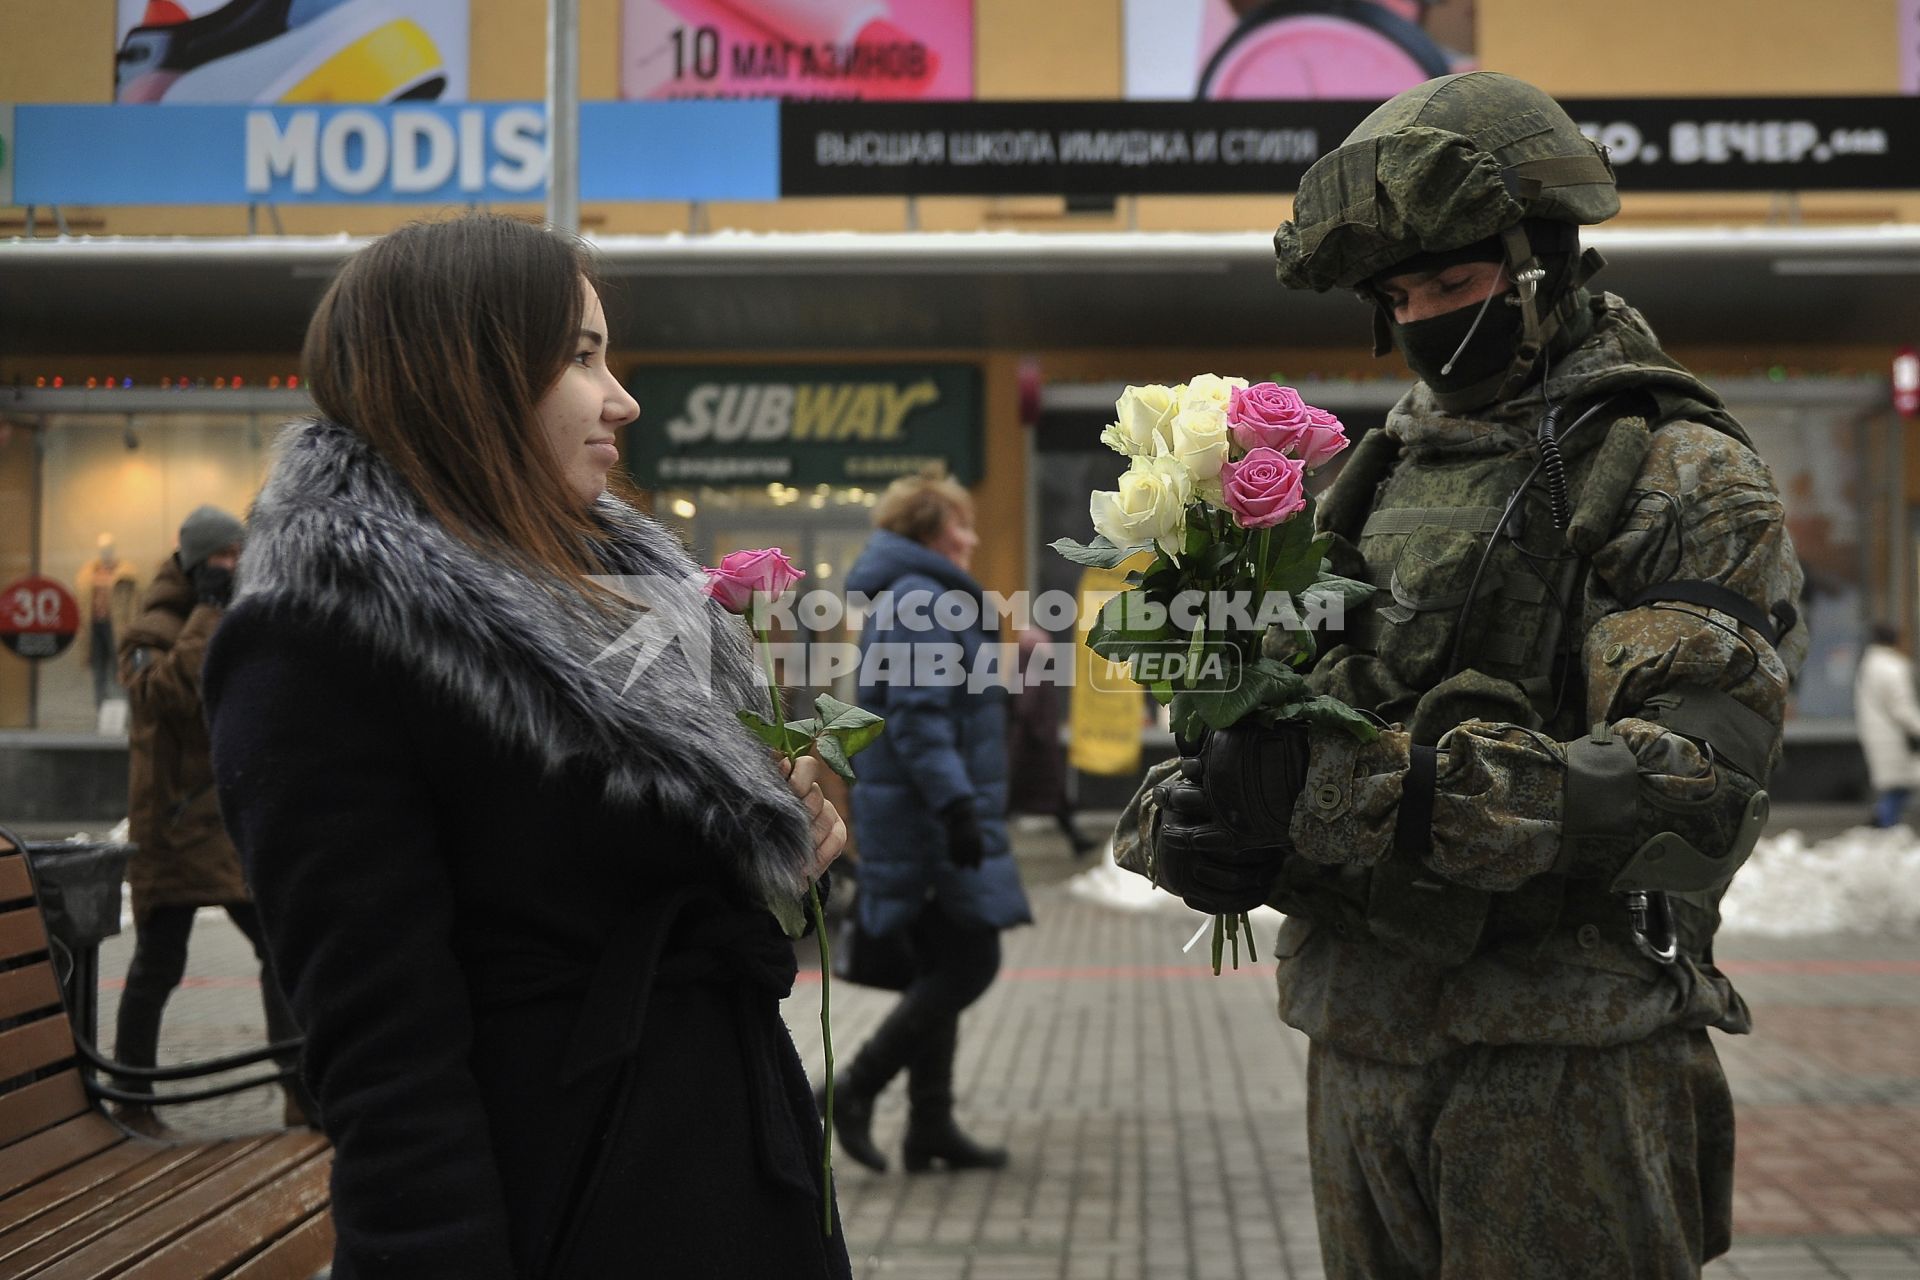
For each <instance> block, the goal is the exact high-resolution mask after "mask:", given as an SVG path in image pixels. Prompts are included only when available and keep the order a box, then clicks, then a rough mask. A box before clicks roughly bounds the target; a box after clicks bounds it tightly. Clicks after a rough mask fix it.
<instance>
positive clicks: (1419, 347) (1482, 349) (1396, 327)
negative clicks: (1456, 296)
mask: <svg viewBox="0 0 1920 1280" xmlns="http://www.w3.org/2000/svg"><path fill="white" fill-rule="evenodd" d="M1512 297H1513V290H1512V289H1502V290H1501V291H1500V292H1499V293H1498V294H1495V295H1494V297H1493V299H1492V301H1490V302H1486V303H1485V306H1484V307H1483V306H1482V304H1481V303H1479V302H1476V303H1473V304H1472V305H1470V306H1465V307H1461V308H1459V309H1457V310H1454V311H1448V312H1445V313H1443V314H1441V315H1437V316H1429V317H1428V318H1427V319H1425V320H1415V321H1413V322H1412V323H1410V324H1400V323H1399V322H1397V321H1395V320H1394V319H1393V318H1392V316H1391V315H1389V316H1388V318H1387V327H1388V329H1389V330H1391V331H1392V333H1393V345H1394V346H1395V347H1397V348H1399V350H1400V355H1401V358H1402V359H1404V360H1405V361H1406V362H1407V368H1409V369H1411V370H1412V371H1413V374H1414V376H1415V377H1417V378H1419V379H1420V381H1422V382H1424V383H1426V384H1427V385H1428V386H1429V387H1431V388H1432V389H1433V390H1435V391H1438V392H1440V393H1441V394H1442V395H1445V394H1448V393H1450V392H1455V391H1462V390H1465V389H1466V388H1468V387H1471V386H1473V385H1474V384H1475V383H1478V382H1484V381H1486V380H1487V379H1489V378H1492V377H1494V376H1495V375H1497V374H1499V373H1502V372H1504V371H1505V370H1506V368H1507V366H1508V365H1510V364H1512V363H1513V357H1514V351H1515V349H1516V348H1517V347H1518V346H1519V343H1520V332H1521V329H1522V328H1523V327H1524V325H1523V322H1522V318H1521V315H1520V308H1519V307H1517V306H1515V305H1513V303H1512V302H1511V301H1510V299H1512ZM1476 320H1477V321H1479V327H1478V328H1475V327H1474V322H1475V321H1476ZM1469 331H1471V332H1472V335H1473V336H1472V337H1471V338H1469V337H1468V336H1467V335H1468V333H1469ZM1463 342H1464V343H1465V344H1466V345H1465V346H1464V347H1462V345H1461V344H1462V343H1463ZM1456 352H1457V353H1458V354H1455V353H1456ZM1449 362H1451V363H1449ZM1443 369H1445V370H1446V372H1444V373H1443V372H1441V370H1443ZM1489 399H1491V396H1489Z"/></svg>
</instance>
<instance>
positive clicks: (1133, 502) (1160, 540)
mask: <svg viewBox="0 0 1920 1280" xmlns="http://www.w3.org/2000/svg"><path fill="white" fill-rule="evenodd" d="M1191 501H1193V475H1192V473H1191V472H1189V471H1188V470H1187V468H1186V465H1185V464H1184V463H1182V462H1181V461H1180V460H1179V459H1178V458H1175V457H1173V456H1172V455H1171V454H1168V453H1160V454H1156V455H1155V456H1153V457H1137V458H1135V459H1134V460H1133V462H1132V464H1131V465H1130V466H1128V467H1127V470H1126V473H1125V474H1124V475H1122V476H1121V477H1120V488H1119V489H1118V490H1117V491H1115V490H1106V491H1100V492H1096V493H1095V494H1094V495H1093V503H1092V505H1091V508H1090V512H1091V514H1092V516H1093V531H1094V532H1095V533H1098V534H1100V535H1101V536H1102V537H1104V538H1105V539H1106V540H1107V541H1108V542H1111V543H1112V544H1113V545H1114V546H1116V547H1138V546H1144V545H1146V544H1147V543H1149V542H1152V543H1157V544H1158V545H1159V547H1160V549H1161V550H1162V551H1165V552H1166V553H1167V555H1168V556H1169V557H1171V558H1175V559H1177V558H1178V557H1179V554H1180V545H1181V543H1182V542H1183V541H1184V540H1185V539H1186V535H1187V504H1188V503H1189V502H1191Z"/></svg>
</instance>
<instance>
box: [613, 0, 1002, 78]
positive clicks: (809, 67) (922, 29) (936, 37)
mask: <svg viewBox="0 0 1920 1280" xmlns="http://www.w3.org/2000/svg"><path fill="white" fill-rule="evenodd" d="M620 96H621V97H623V98H845V99H857V100H862V101H917V100H932V99H960V98H971V97H972V96H973V0H891V2H889V0H625V5H624V7H623V9H622V10H621V23H620Z"/></svg>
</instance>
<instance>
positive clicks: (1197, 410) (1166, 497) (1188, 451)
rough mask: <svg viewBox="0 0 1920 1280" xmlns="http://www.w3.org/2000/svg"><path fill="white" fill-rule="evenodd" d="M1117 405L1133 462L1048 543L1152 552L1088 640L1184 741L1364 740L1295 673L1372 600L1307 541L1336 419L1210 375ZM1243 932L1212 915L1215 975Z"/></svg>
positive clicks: (1322, 548)
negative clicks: (1270, 729) (1293, 735)
mask: <svg viewBox="0 0 1920 1280" xmlns="http://www.w3.org/2000/svg"><path fill="white" fill-rule="evenodd" d="M1115 407H1116V410H1117V412H1118V420H1117V421H1116V422H1114V423H1113V425H1111V426H1109V427H1108V428H1107V429H1106V430H1105V431H1104V432H1103V433H1102V434H1101V437H1100V439H1101V442H1102V443H1104V444H1106V445H1107V446H1108V447H1109V448H1111V449H1113V450H1114V451H1115V452H1116V453H1119V454H1122V455H1124V456H1125V457H1126V458H1127V459H1128V462H1127V469H1126V471H1125V473H1124V474H1122V475H1121V477H1120V487H1119V488H1118V489H1117V490H1110V491H1102V492H1096V493H1095V494H1094V495H1093V501H1092V505H1091V514H1092V517H1093V528H1094V531H1095V535H1096V536H1095V537H1094V538H1093V540H1092V541H1090V542H1088V543H1085V544H1081V543H1077V542H1074V541H1073V540H1072V539H1069V538H1062V539H1060V540H1059V541H1057V542H1055V543H1054V544H1053V549H1054V550H1056V551H1058V552H1059V553H1060V554H1061V555H1063V556H1065V557H1066V558H1067V559H1069V560H1072V561H1073V562H1075V563H1076V564H1084V565H1094V566H1098V567H1101V568H1106V569H1112V568H1115V567H1117V566H1119V565H1121V564H1122V563H1123V562H1125V561H1128V560H1131V559H1133V558H1134V557H1135V556H1140V555H1143V554H1148V553H1151V555H1152V557H1153V558H1152V560H1151V562H1150V563H1148V564H1147V565H1146V566H1145V567H1144V568H1141V569H1136V570H1134V571H1133V572H1131V573H1129V574H1128V575H1127V583H1128V586H1127V588H1126V589H1125V590H1123V591H1121V592H1120V593H1119V594H1117V595H1115V596H1114V597H1113V598H1112V599H1110V600H1108V601H1107V602H1106V603H1105V604H1104V605H1103V606H1102V607H1101V610H1100V614H1099V616H1098V618H1097V619H1096V620H1095V621H1094V624H1093V626H1092V629H1091V630H1090V631H1089V632H1088V634H1087V644H1088V646H1089V647H1090V648H1091V649H1092V650H1093V651H1094V652H1095V653H1096V654H1098V655H1100V656H1101V657H1103V658H1105V659H1107V660H1108V661H1110V662H1114V663H1125V664H1126V665H1127V666H1128V668H1129V673H1130V674H1131V675H1132V677H1133V678H1134V679H1135V680H1137V681H1138V682H1139V683H1140V684H1142V685H1144V686H1145V687H1146V688H1147V689H1148V691H1149V692H1151V693H1152V694H1153V696H1154V698H1155V699H1156V700H1158V701H1159V702H1160V703H1161V705H1163V706H1166V707H1168V709H1169V713H1170V718H1171V720H1172V724H1173V729H1174V732H1175V733H1176V734H1177V735H1179V736H1180V737H1181V738H1182V739H1185V740H1187V741H1189V742H1191V741H1196V740H1198V739H1199V738H1200V737H1201V736H1202V734H1203V732H1204V731H1205V730H1207V729H1224V728H1227V727H1228V726H1230V725H1233V724H1237V723H1239V722H1240V721H1241V720H1244V719H1246V718H1247V717H1249V716H1258V717H1260V718H1261V719H1262V720H1263V721H1265V722H1266V723H1268V724H1277V723H1280V722H1282V721H1292V722H1295V723H1301V724H1309V725H1319V726H1322V727H1326V728H1336V729H1339V730H1342V731H1345V732H1349V733H1352V734H1354V735H1355V736H1356V737H1359V738H1361V739H1362V740H1366V739H1370V738H1372V737H1373V736H1374V734H1375V732H1376V728H1375V725H1374V722H1373V721H1371V720H1370V719H1368V718H1367V717H1366V716H1365V715H1363V714H1362V713H1361V712H1359V711H1356V710H1355V709H1354V708H1352V707H1350V706H1348V705H1347V704H1346V703H1344V702H1341V701H1339V700H1338V699H1336V698H1330V697H1326V696H1324V695H1316V694H1314V693H1313V692H1312V691H1311V690H1310V689H1309V688H1308V687H1307V681H1306V678H1305V676H1304V675H1302V671H1303V670H1304V669H1305V668H1306V667H1308V666H1310V665H1311V664H1312V662H1313V659H1314V656H1315V654H1316V652H1317V649H1316V645H1315V642H1314V638H1313V626H1314V624H1315V623H1317V622H1319V621H1320V620H1322V619H1327V620H1331V621H1333V622H1334V623H1336V624H1337V622H1338V619H1339V616H1340V614H1341V613H1343V612H1344V610H1345V608H1346V606H1347V605H1349V604H1358V603H1359V602H1361V601H1363V600H1365V599H1366V598H1367V597H1368V596H1369V595H1371V594H1372V591H1373V588H1372V587H1371V586H1369V585H1368V584H1367V583H1364V582H1357V581H1354V580H1353V579H1350V578H1343V577H1340V576H1338V575H1336V574H1333V573H1331V572H1329V571H1328V567H1327V561H1326V558H1325V556H1326V551H1327V547H1328V544H1329V542H1330V540H1331V539H1330V535H1321V536H1319V537H1316V536H1315V535H1314V532H1313V510H1314V504H1313V499H1312V498H1311V497H1309V496H1308V495H1307V491H1306V477H1307V475H1308V473H1309V472H1311V471H1312V470H1313V469H1315V468H1316V467H1319V466H1321V465H1322V464H1324V463H1325V462H1327V461H1328V460H1329V459H1331V458H1333V457H1334V456H1336V455H1337V454H1339V453H1340V451H1341V450H1343V449H1345V448H1346V447H1347V436H1346V430H1345V429H1344V428H1343V427H1342V426H1341V424H1340V420H1339V419H1338V418H1336V417H1334V416H1333V415H1332V414H1330V413H1327V412H1326V411H1324V410H1322V409H1317V408H1315V407H1314V406H1312V405H1310V404H1307V403H1306V402H1305V401H1304V400H1302V399H1301V398H1300V394H1299V393H1298V392H1297V391H1295V390H1294V389H1293V388H1292V387H1283V386H1278V385H1276V384H1274V383H1271V382H1262V383H1258V384H1254V385H1249V384H1248V383H1247V381H1246V380H1245V379H1244V378H1222V377H1219V376H1216V375H1214V374H1211V373H1203V374H1201V375H1199V376H1198V377H1195V378H1193V379H1192V380H1190V381H1188V382H1185V383H1182V384H1180V385H1179V386H1173V387H1167V386H1161V385H1158V384H1154V385H1149V386H1141V387H1128V388H1127V389H1126V392H1125V394H1123V395H1122V396H1121V397H1120V399H1119V401H1118V403H1117V404H1116V406H1115ZM1149 874H1151V868H1149ZM1245 923H1246V919H1245V917H1236V918H1232V919H1225V918H1221V917H1216V918H1215V920H1214V923H1213V929H1214V937H1213V968H1214V972H1215V973H1218V972H1219V971H1220V961H1221V954H1222V950H1223V947H1224V946H1225V945H1227V944H1230V945H1231V946H1232V949H1233V954H1234V961H1235V964H1236V966H1237V965H1238V961H1239V936H1240V933H1241V932H1242V926H1243V925H1245ZM1196 937H1197V935H1196ZM1248 941H1249V947H1251V934H1250V933H1249V935H1248ZM1255 958H1256V959H1257V958H1258V957H1257V956H1256V957H1255Z"/></svg>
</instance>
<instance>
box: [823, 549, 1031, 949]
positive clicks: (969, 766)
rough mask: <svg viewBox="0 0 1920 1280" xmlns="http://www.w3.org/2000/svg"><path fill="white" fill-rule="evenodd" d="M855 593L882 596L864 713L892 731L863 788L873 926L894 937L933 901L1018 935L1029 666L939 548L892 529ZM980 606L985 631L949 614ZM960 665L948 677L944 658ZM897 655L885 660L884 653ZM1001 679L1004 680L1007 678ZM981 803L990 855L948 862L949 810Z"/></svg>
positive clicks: (858, 824) (866, 555)
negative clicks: (1015, 738) (1016, 719)
mask: <svg viewBox="0 0 1920 1280" xmlns="http://www.w3.org/2000/svg"><path fill="white" fill-rule="evenodd" d="M847 589H848V590H849V591H855V592H860V593H862V594H864V595H866V596H868V597H869V598H871V599H873V600H874V601H875V606H876V607H874V608H872V609H869V610H868V612H867V615H866V621H865V623H864V624H863V629H862V631H861V635H860V648H861V670H860V686H859V699H860V705H861V706H863V707H865V708H866V709H868V710H869V711H872V712H874V713H876V714H877V715H879V716H881V717H882V718H883V719H885V720H886V722H887V728H886V732H884V733H882V734H881V735H880V737H879V738H878V739H877V740H876V741H875V742H874V744H873V745H872V746H871V747H868V748H867V749H866V750H865V751H864V752H862V753H861V755H860V762H859V764H858V766H857V768H858V770H859V774H860V780H859V781H858V782H857V783H855V784H854V788H853V828H854V838H855V840H856V842H857V843H858V846H859V849H860V896H859V898H858V899H857V901H858V904H859V911H860V922H861V924H862V926H864V927H865V928H867V929H868V930H870V931H872V932H874V933H881V934H885V933H892V932H894V931H896V930H898V929H901V928H904V927H905V926H906V925H907V924H908V922H910V921H911V920H913V919H914V917H916V916H918V915H919V914H920V912H921V911H922V910H923V909H924V908H925V907H926V905H927V902H928V901H929V900H930V899H931V900H932V901H934V902H935V903H936V904H937V905H938V907H939V909H940V910H941V911H943V912H945V913H946V914H947V915H948V916H949V917H950V918H952V919H953V920H955V921H957V922H958V923H960V924H966V925H985V926H988V927H990V928H995V929H1005V928H1008V927H1010V926H1012V925H1016V924H1026V923H1029V922H1030V921H1031V920H1032V919H1033V915H1032V912H1031V911H1030V910H1029V908H1028V906H1027V895H1026V892H1025V890H1023V889H1022V888H1021V887H1020V872H1019V869H1018V868H1017V867H1016V866H1015V865H1014V860H1013V858H1012V857H1011V856H1010V845H1009V843H1008V840H1007V730H1006V707H1007V688H1006V686H1007V684H1009V683H1011V682H1012V681H1013V680H1015V679H1017V678H1018V670H1017V666H1016V660H1015V659H1014V658H1013V656H1012V655H1011V654H1009V653H1007V652H1006V651H1005V650H998V651H994V652H988V653H983V652H982V649H983V646H990V645H996V644H997V637H996V636H995V633H994V632H993V631H992V630H991V628H990V625H989V624H990V622H991V621H992V615H991V614H989V613H988V612H987V610H986V604H987V602H986V600H985V597H984V593H983V592H982V590H981V587H980V584H979V583H978V582H976V581H974V580H973V578H972V577H971V576H970V575H969V574H968V573H967V572H966V571H965V570H963V569H961V568H960V566H958V565H956V564H955V563H953V561H951V560H949V559H947V558H946V557H945V556H943V555H941V554H940V553H939V552H937V551H934V550H932V549H930V548H928V547H926V546H923V545H921V544H920V543H918V542H915V541H914V540H913V539H911V538H905V537H902V536H900V535H899V534H897V533H892V532H889V531H888V530H885V529H881V530H879V531H877V532H875V534H874V535H873V539H872V540H871V541H870V542H868V543H867V545H866V547H865V548H864V549H863V550H862V551H861V553H860V556H859V558H858V559H856V560H855V561H854V563H853V567H852V568H851V569H849V570H848V571H847ZM949 594H951V595H952V596H953V597H954V598H955V599H956V601H957V599H958V598H959V597H971V598H972V599H973V601H974V605H975V608H974V612H973V617H974V619H975V622H974V624H973V625H954V626H949V625H944V623H945V622H948V621H951V622H960V621H961V620H962V619H963V617H964V615H963V614H961V613H943V611H942V609H941V608H940V607H936V606H937V604H938V602H939V601H940V599H941V597H942V596H947V595H949ZM942 652H945V653H947V654H949V655H951V656H952V657H953V658H954V659H955V661H956V662H957V664H958V665H957V668H955V667H948V668H946V670H948V671H952V670H955V669H957V670H958V671H959V673H960V674H959V675H958V677H957V679H955V678H945V679H943V678H940V677H938V676H936V675H935V674H934V672H936V671H937V670H939V669H940V667H939V665H938V659H937V658H936V657H935V655H936V654H939V653H942ZM883 654H884V655H888V656H887V657H886V658H885V660H883V658H882V655H883ZM996 672H997V677H998V678H997V679H996V678H995V676H996ZM962 798H964V799H967V800H969V801H970V802H971V803H972V805H973V809H974V813H975V815H976V816H977V817H978V818H979V821H980V831H981V836H982V838H983V843H984V844H985V845H986V852H987V856H986V860H985V861H984V862H982V863H981V864H980V866H979V868H978V869H974V870H969V869H965V868H961V867H956V866H954V865H953V863H952V862H951V861H950V860H949V859H948V857H947V835H946V827H945V824H944V823H943V822H942V821H941V819H940V811H941V810H942V809H944V808H945V807H946V806H947V805H948V804H950V803H952V802H953V801H954V800H956V799H962Z"/></svg>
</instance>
